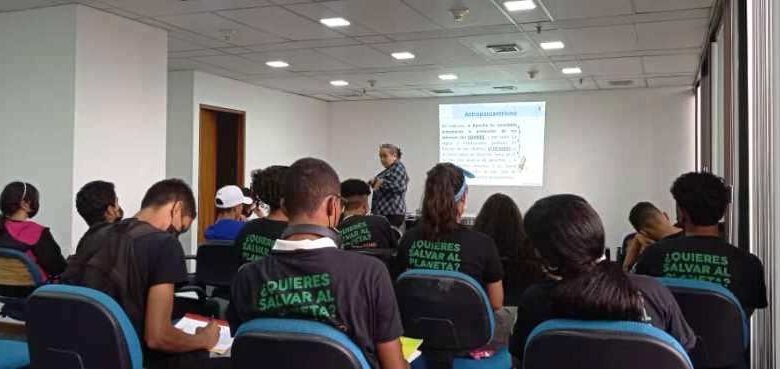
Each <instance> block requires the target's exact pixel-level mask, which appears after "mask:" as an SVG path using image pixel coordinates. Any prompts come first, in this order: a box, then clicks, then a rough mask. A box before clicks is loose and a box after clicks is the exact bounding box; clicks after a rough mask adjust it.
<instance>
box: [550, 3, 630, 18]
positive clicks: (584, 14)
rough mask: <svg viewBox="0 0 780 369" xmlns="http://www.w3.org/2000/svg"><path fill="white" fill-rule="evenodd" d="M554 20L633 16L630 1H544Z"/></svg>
mask: <svg viewBox="0 0 780 369" xmlns="http://www.w3.org/2000/svg"><path fill="white" fill-rule="evenodd" d="M544 5H546V6H547V9H548V10H549V11H550V13H551V15H552V17H553V18H554V19H555V20H560V19H574V18H596V17H609V16H615V15H627V14H633V10H632V9H631V0H576V1H572V0H544Z"/></svg>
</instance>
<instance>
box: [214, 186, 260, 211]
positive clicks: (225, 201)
mask: <svg viewBox="0 0 780 369" xmlns="http://www.w3.org/2000/svg"><path fill="white" fill-rule="evenodd" d="M214 202H215V203H216V205H217V207H218V208H220V209H230V208H232V207H234V206H236V205H240V204H244V205H252V203H253V202H254V201H252V199H251V198H249V197H246V196H244V191H241V187H238V186H233V185H230V186H225V187H222V188H220V189H219V191H217V196H216V199H215V200H214Z"/></svg>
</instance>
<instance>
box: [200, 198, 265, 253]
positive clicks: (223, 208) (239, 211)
mask: <svg viewBox="0 0 780 369" xmlns="http://www.w3.org/2000/svg"><path fill="white" fill-rule="evenodd" d="M214 203H215V204H216V205H217V221H216V222H215V223H214V224H212V225H210V226H209V227H208V228H206V231H205V232H204V233H203V235H204V236H205V237H206V239H207V240H227V241H232V240H235V239H236V237H237V236H238V233H239V232H241V228H243V227H244V223H245V222H244V219H245V217H244V206H248V205H252V204H253V203H254V201H253V200H252V199H251V198H249V197H246V196H244V192H243V191H242V190H241V187H238V186H225V187H222V188H220V189H219V191H217V196H216V198H215V199H214Z"/></svg>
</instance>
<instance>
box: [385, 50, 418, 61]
mask: <svg viewBox="0 0 780 369" xmlns="http://www.w3.org/2000/svg"><path fill="white" fill-rule="evenodd" d="M390 55H392V56H393V58H396V59H398V60H409V59H414V54H412V53H410V52H408V51H400V52H397V53H392V54H390Z"/></svg>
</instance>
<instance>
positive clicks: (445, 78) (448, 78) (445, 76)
mask: <svg viewBox="0 0 780 369" xmlns="http://www.w3.org/2000/svg"><path fill="white" fill-rule="evenodd" d="M439 79H440V80H442V81H452V80H456V79H458V76H457V75H455V74H449V73H448V74H440V75H439Z"/></svg>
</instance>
